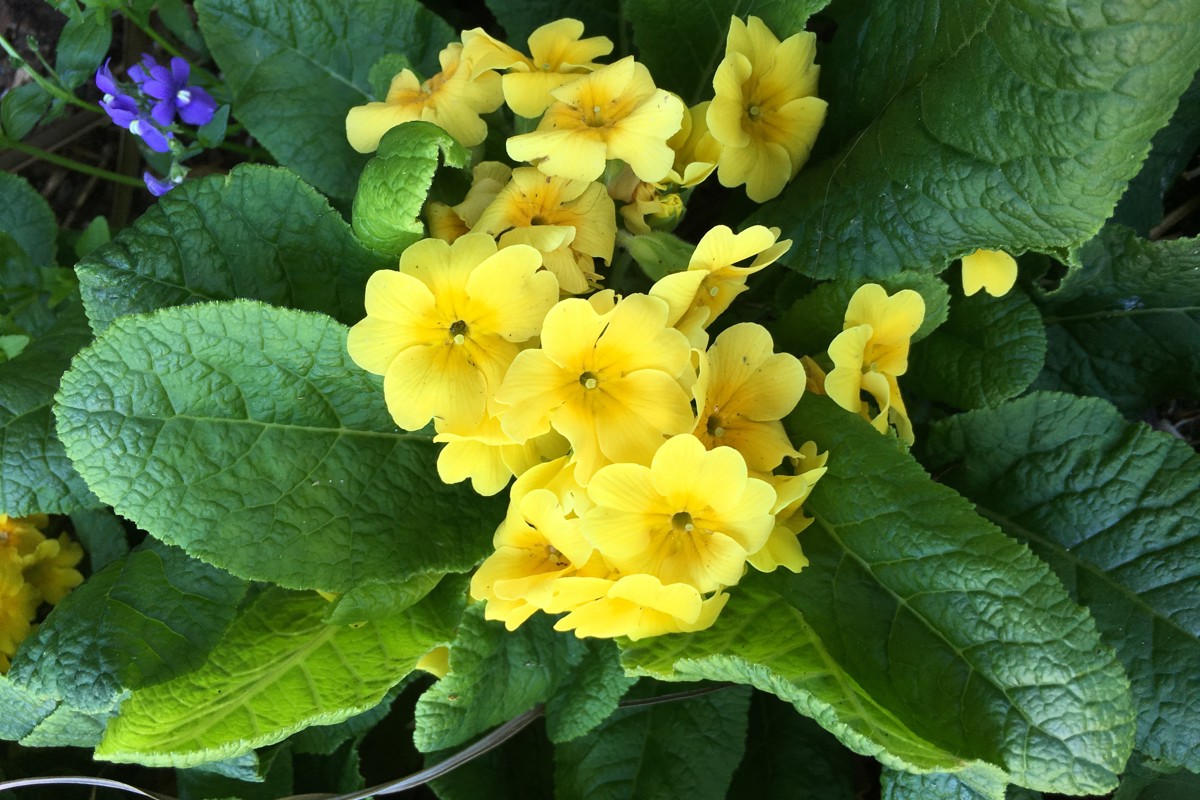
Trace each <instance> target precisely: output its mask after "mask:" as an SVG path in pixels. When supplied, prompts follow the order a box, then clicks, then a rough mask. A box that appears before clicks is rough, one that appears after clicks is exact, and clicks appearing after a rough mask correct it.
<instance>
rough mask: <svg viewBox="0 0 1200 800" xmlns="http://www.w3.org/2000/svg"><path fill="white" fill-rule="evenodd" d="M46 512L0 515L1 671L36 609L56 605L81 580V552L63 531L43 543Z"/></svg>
mask: <svg viewBox="0 0 1200 800" xmlns="http://www.w3.org/2000/svg"><path fill="white" fill-rule="evenodd" d="M47 524H49V517H47V516H46V515H45V514H33V515H31V516H28V517H10V516H9V515H7V514H0V673H4V672H7V671H8V667H9V659H11V658H12V656H13V654H14V653H16V651H17V647H18V646H19V645H20V644H21V642H22V641H23V640H24V639H25V638H26V637H27V636H28V635H29V634H30V632H31V631H32V629H33V628H32V625H31V623H32V622H33V620H34V618H35V617H36V616H37V609H38V606H39V605H41V604H42V602H43V601H44V602H47V603H49V604H51V605H54V604H56V603H58V602H59V601H60V600H62V599H63V597H65V596H66V595H67V593H68V592H70V591H71V589H73V588H75V587H76V586H78V585H79V584H80V583H82V582H83V576H82V575H80V574H79V571H78V570H76V569H75V566H76V565H77V564H78V563H79V562H80V561H82V560H83V548H81V547H80V546H79V545H78V543H76V542H73V541H71V539H70V538H69V537H68V536H67V535H66V534H65V533H64V534H61V535H59V537H58V538H57V539H47V538H46V537H45V536H44V535H43V534H42V529H43V528H45V527H46V525H47Z"/></svg>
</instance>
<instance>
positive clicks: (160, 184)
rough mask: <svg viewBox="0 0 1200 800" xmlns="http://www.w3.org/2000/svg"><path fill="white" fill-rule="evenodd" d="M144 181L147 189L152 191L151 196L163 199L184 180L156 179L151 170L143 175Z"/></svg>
mask: <svg viewBox="0 0 1200 800" xmlns="http://www.w3.org/2000/svg"><path fill="white" fill-rule="evenodd" d="M142 180H143V181H145V182H146V188H147V189H149V190H150V194H152V195H154V196H155V197H162V196H163V195H164V194H166V193H167V192H169V191H171V190H172V189H174V188H175V187H176V186H178V185H179V184H180V183H182V182H183V178H158V177H155V175H154V173H153V172H150V171H149V170H147V171H146V172H143V173H142Z"/></svg>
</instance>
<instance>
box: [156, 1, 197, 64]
mask: <svg viewBox="0 0 1200 800" xmlns="http://www.w3.org/2000/svg"><path fill="white" fill-rule="evenodd" d="M154 10H155V11H157V12H158V18H159V19H160V20H162V24H163V25H165V26H166V28H167V30H169V31H170V32H171V33H173V34H174V35H175V37H176V38H178V39H179V40H180V41H181V42H183V43H184V44H186V45H187V46H188V47H189V48H190V49H192V50H195V51H196V52H198V53H207V52H208V49H207V48H206V47H205V46H204V39H203V38H201V36H200V32H199V31H197V30H196V25H195V23H194V22H192V13H191V10H190V3H185V2H184V1H183V0H157V2H155V4H154Z"/></svg>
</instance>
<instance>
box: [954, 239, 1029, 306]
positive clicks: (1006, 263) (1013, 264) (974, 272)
mask: <svg viewBox="0 0 1200 800" xmlns="http://www.w3.org/2000/svg"><path fill="white" fill-rule="evenodd" d="M962 282H963V294H965V295H966V296H967V297H970V296H971V295H973V294H975V293H976V292H978V291H979V290H980V289H983V290H984V291H986V292H987V293H988V294H990V295H991V296H992V297H1003V296H1004V295H1006V294H1008V292H1009V290H1010V289H1012V287H1013V284H1015V283H1016V282H1017V260H1016V259H1015V258H1013V257H1012V256H1010V255H1009V254H1008V253H1005V252H1004V251H1003V250H976V251H975V252H974V253H971V255H969V256H963V260H962Z"/></svg>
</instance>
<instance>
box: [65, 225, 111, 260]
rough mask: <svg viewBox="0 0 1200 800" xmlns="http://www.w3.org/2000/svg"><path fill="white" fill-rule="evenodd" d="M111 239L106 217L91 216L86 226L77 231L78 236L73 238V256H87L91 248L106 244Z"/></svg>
mask: <svg viewBox="0 0 1200 800" xmlns="http://www.w3.org/2000/svg"><path fill="white" fill-rule="evenodd" d="M111 241H112V232H111V231H110V230H109V228H108V218H107V217H103V216H96V217H92V221H91V222H89V223H88V226H87V227H86V228H84V229H83V230H82V231H80V233H79V238H78V239H76V240H75V248H74V249H75V257H76V258H79V259H84V258H87V257H88V255H90V254H91V252H92V251H93V250H95V249H96V248H98V247H100V246H102V245H106V244H108V243H109V242H111Z"/></svg>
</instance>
